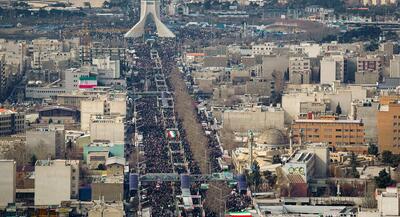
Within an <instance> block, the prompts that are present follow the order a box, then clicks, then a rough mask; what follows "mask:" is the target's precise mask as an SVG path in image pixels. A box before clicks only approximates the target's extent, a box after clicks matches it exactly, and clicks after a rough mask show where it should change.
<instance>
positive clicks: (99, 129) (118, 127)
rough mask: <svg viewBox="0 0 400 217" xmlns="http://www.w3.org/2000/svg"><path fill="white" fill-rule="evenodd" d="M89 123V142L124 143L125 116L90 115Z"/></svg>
mask: <svg viewBox="0 0 400 217" xmlns="http://www.w3.org/2000/svg"><path fill="white" fill-rule="evenodd" d="M89 125H90V141H91V142H95V141H107V142H110V143H122V144H123V143H125V130H126V129H125V116H115V115H92V116H91V119H90V124H89Z"/></svg>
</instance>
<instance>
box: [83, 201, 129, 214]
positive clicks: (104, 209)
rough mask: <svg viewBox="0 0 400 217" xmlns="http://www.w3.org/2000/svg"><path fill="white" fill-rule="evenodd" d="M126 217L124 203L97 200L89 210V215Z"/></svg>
mask: <svg viewBox="0 0 400 217" xmlns="http://www.w3.org/2000/svg"><path fill="white" fill-rule="evenodd" d="M105 216H107V217H124V216H125V212H124V206H123V203H111V204H109V203H104V201H100V202H98V201H95V205H94V206H93V208H92V209H90V210H89V212H88V217H105Z"/></svg>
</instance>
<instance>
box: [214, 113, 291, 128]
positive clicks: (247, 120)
mask: <svg viewBox="0 0 400 217" xmlns="http://www.w3.org/2000/svg"><path fill="white" fill-rule="evenodd" d="M222 121H223V127H224V128H227V129H230V130H233V131H247V130H250V129H251V130H254V131H263V130H266V129H270V128H275V129H283V128H284V111H283V110H282V109H281V108H278V107H250V108H242V109H239V110H225V111H224V112H223V114H222Z"/></svg>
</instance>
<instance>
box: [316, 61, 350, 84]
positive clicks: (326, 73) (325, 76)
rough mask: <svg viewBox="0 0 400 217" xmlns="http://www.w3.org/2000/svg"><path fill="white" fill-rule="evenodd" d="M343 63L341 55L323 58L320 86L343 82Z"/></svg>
mask: <svg viewBox="0 0 400 217" xmlns="http://www.w3.org/2000/svg"><path fill="white" fill-rule="evenodd" d="M344 71H345V61H344V57H343V56H342V55H333V56H328V57H324V58H323V59H322V60H321V75H320V82H321V84H332V82H334V81H340V82H344Z"/></svg>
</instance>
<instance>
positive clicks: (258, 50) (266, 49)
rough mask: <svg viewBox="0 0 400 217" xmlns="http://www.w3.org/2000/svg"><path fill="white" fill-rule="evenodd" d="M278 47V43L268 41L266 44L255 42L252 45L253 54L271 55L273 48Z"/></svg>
mask: <svg viewBox="0 0 400 217" xmlns="http://www.w3.org/2000/svg"><path fill="white" fill-rule="evenodd" d="M275 48H276V45H275V44H274V43H273V42H268V43H264V44H255V45H253V46H252V47H251V51H252V54H253V56H256V55H261V56H266V55H271V54H272V53H273V50H274V49H275Z"/></svg>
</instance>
